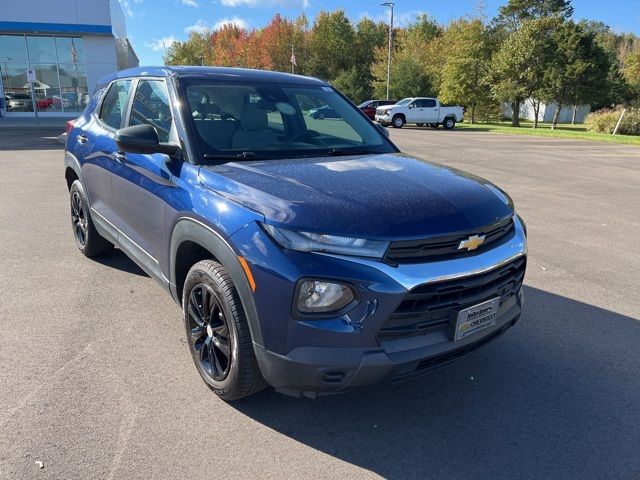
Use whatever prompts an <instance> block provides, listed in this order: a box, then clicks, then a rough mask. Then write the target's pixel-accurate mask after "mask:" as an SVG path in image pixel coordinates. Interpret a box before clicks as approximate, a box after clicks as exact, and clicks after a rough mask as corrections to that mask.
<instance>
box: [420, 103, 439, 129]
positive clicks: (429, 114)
mask: <svg viewBox="0 0 640 480" xmlns="http://www.w3.org/2000/svg"><path fill="white" fill-rule="evenodd" d="M423 105H424V108H423V118H424V120H421V122H423V123H438V122H439V119H438V117H439V115H440V108H438V102H436V100H435V98H425V99H424V100H423Z"/></svg>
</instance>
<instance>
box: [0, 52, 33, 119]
mask: <svg viewBox="0 0 640 480" xmlns="http://www.w3.org/2000/svg"><path fill="white" fill-rule="evenodd" d="M27 68H28V65H27V64H26V63H1V64H0V69H2V85H3V87H4V100H5V108H6V109H7V112H33V102H32V101H31V91H30V89H29V84H28V83H27Z"/></svg>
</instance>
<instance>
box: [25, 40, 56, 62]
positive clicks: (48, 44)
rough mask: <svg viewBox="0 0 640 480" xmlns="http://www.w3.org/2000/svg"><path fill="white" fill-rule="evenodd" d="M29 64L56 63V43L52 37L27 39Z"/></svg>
mask: <svg viewBox="0 0 640 480" xmlns="http://www.w3.org/2000/svg"><path fill="white" fill-rule="evenodd" d="M27 51H28V52H29V62H31V63H32V64H33V63H56V62H57V61H58V59H57V57H56V42H55V40H54V39H53V37H27Z"/></svg>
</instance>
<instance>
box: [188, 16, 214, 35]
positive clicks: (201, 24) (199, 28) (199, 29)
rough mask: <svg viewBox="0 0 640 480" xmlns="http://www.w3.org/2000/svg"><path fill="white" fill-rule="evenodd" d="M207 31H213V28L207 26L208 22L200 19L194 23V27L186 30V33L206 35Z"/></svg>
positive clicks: (191, 26)
mask: <svg viewBox="0 0 640 480" xmlns="http://www.w3.org/2000/svg"><path fill="white" fill-rule="evenodd" d="M207 30H211V27H210V26H209V25H208V24H207V22H205V21H204V20H202V19H200V20H198V21H197V22H196V23H194V24H193V25H189V26H188V27H187V28H185V29H184V32H185V33H186V34H190V33H204V32H206V31H207Z"/></svg>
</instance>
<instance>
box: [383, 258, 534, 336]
mask: <svg viewBox="0 0 640 480" xmlns="http://www.w3.org/2000/svg"><path fill="white" fill-rule="evenodd" d="M526 263H527V260H526V257H524V256H522V257H519V258H517V259H516V260H513V261H512V262H509V263H507V264H506V265H503V266H501V267H499V268H496V269H494V270H490V271H488V272H485V273H481V274H478V275H471V276H468V277H462V278H458V279H454V280H445V281H443V282H435V283H425V284H423V285H418V286H417V287H415V288H413V289H412V290H411V291H409V293H407V295H405V297H404V299H403V300H402V302H401V303H400V305H398V307H397V308H396V310H395V311H394V312H393V314H392V315H391V316H390V317H389V319H388V320H387V321H386V322H385V324H384V326H383V327H382V329H381V330H380V331H379V332H378V337H379V339H380V340H389V339H393V338H401V337H406V336H413V335H424V334H426V333H429V332H430V331H431V330H433V329H435V328H442V327H443V326H445V325H447V326H448V325H449V324H451V323H452V322H453V321H455V319H456V317H457V313H458V312H459V311H460V310H462V309H464V308H467V307H471V306H473V305H477V304H478V303H482V302H484V301H485V300H490V299H492V298H495V297H501V303H504V302H505V301H506V300H507V299H509V298H510V297H512V296H513V295H515V294H516V293H517V292H518V290H519V289H520V287H521V286H522V281H523V280H524V273H525V269H526Z"/></svg>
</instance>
